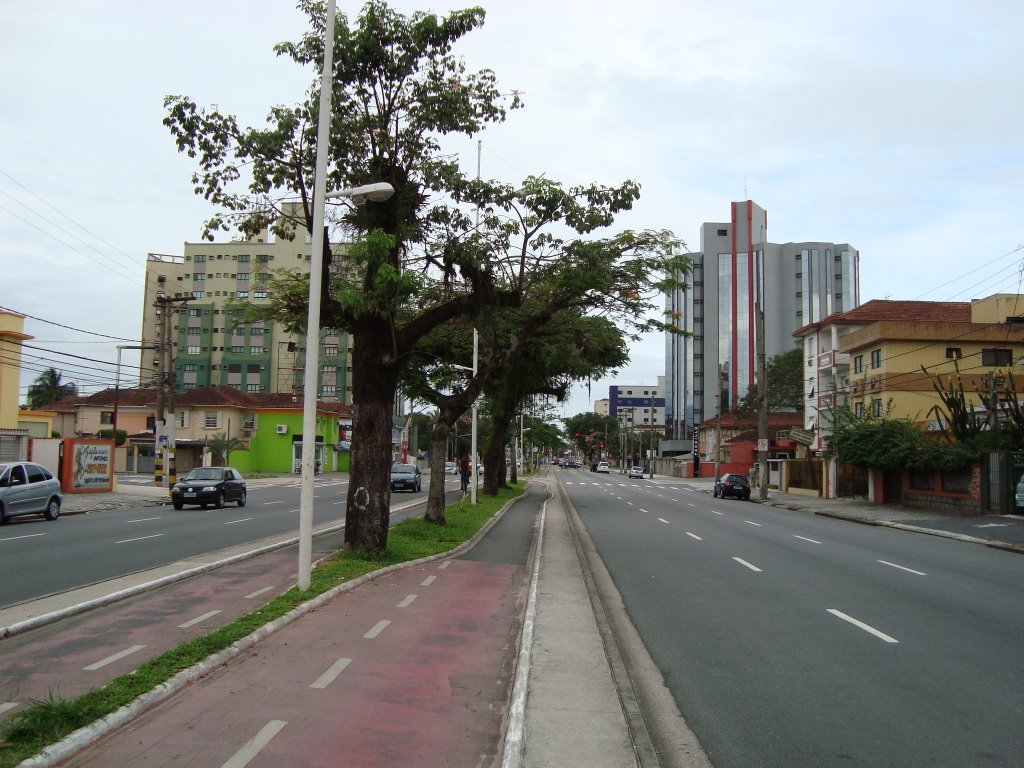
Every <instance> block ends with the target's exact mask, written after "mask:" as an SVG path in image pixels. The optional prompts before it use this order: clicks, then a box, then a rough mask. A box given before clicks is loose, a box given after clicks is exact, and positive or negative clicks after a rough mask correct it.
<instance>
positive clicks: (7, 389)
mask: <svg viewBox="0 0 1024 768" xmlns="http://www.w3.org/2000/svg"><path fill="white" fill-rule="evenodd" d="M31 338H33V337H32V336H30V335H28V334H27V333H25V316H24V315H19V314H17V313H16V312H8V311H6V310H0V361H2V362H3V364H2V365H0V429H17V428H18V399H19V391H20V387H21V343H22V342H23V341H28V340H29V339H31Z"/></svg>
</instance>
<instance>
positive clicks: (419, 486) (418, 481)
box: [416, 480, 423, 493]
mask: <svg viewBox="0 0 1024 768" xmlns="http://www.w3.org/2000/svg"><path fill="white" fill-rule="evenodd" d="M422 489H423V482H422V481H421V480H417V481H416V493H419V492H420V491H421V490H422Z"/></svg>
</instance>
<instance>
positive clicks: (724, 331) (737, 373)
mask: <svg viewBox="0 0 1024 768" xmlns="http://www.w3.org/2000/svg"><path fill="white" fill-rule="evenodd" d="M689 256H690V258H691V260H692V262H693V271H692V273H691V275H690V276H689V279H688V281H687V282H688V286H687V287H686V288H684V289H679V290H677V291H674V292H672V293H671V294H670V295H668V296H667V297H666V309H667V310H668V312H669V316H670V318H671V321H672V322H673V323H674V324H675V326H676V327H677V328H678V329H679V330H680V331H684V332H686V335H681V334H672V333H669V334H666V340H665V380H666V391H665V409H666V415H667V433H668V436H669V437H671V438H674V439H675V440H686V439H690V438H691V437H692V434H693V425H694V424H699V423H701V422H702V421H704V420H705V419H708V418H711V417H712V416H714V415H716V414H717V413H718V412H719V410H721V411H723V412H728V411H729V410H730V407H731V405H732V404H733V403H735V402H737V401H738V400H740V399H741V398H742V397H743V396H744V395H745V394H746V393H747V391H748V390H749V388H750V386H751V385H752V384H753V383H754V379H755V373H756V354H757V351H758V350H757V337H758V335H759V328H760V327H762V325H763V338H764V352H765V354H766V355H767V356H768V357H772V356H773V355H778V354H782V353H784V352H788V351H789V350H790V349H792V348H793V346H794V340H793V332H794V331H795V330H796V329H798V328H801V327H803V326H806V325H808V324H810V323H814V322H817V321H819V320H821V319H823V318H825V317H827V316H828V315H831V314H833V313H835V312H845V311H848V310H850V309H853V308H854V307H856V306H858V305H859V304H860V254H859V252H858V251H857V250H856V249H855V248H853V247H852V246H850V245H849V244H847V243H833V242H825V241H808V242H789V243H772V242H770V241H769V240H768V214H767V212H766V211H765V210H764V209H763V208H762V207H761V206H759V205H757V204H756V203H754V202H753V201H751V200H745V201H742V202H734V203H732V206H731V215H730V220H729V221H727V222H705V223H704V224H702V225H701V230H700V251H699V252H697V253H692V254H689ZM759 310H760V311H761V313H762V314H763V324H762V323H760V322H759V317H760V316H759Z"/></svg>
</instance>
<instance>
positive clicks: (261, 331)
mask: <svg viewBox="0 0 1024 768" xmlns="http://www.w3.org/2000/svg"><path fill="white" fill-rule="evenodd" d="M249 335H250V336H266V335H267V329H266V328H250V329H249Z"/></svg>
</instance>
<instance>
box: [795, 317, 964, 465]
mask: <svg viewBox="0 0 1024 768" xmlns="http://www.w3.org/2000/svg"><path fill="white" fill-rule="evenodd" d="M971 313H972V308H971V303H970V302H966V301H891V300H881V299H875V300H872V301H868V302H866V303H864V304H862V305H860V306H859V307H856V308H854V309H851V310H850V311H848V312H837V313H835V314H832V315H829V316H828V317H826V318H824V319H822V320H820V321H818V322H815V323H809V324H807V325H805V326H803V327H801V328H798V329H797V330H796V331H794V332H793V335H794V336H795V337H796V339H797V340H798V342H799V343H800V344H801V346H802V348H803V359H804V376H803V379H804V395H805V400H804V402H805V404H806V405H805V408H804V425H803V428H804V429H805V430H807V432H808V433H810V435H809V439H808V442H807V450H808V451H810V452H815V451H820V450H823V449H824V448H825V445H826V444H827V441H828V437H829V435H830V434H831V430H830V429H829V425H830V424H831V423H832V411H833V409H834V408H835V407H837V406H844V405H847V404H851V405H853V406H854V407H855V408H856V409H857V410H859V411H861V412H864V411H871V412H880V411H883V410H884V409H885V407H886V404H885V402H883V401H884V400H885V399H887V397H888V395H887V396H886V397H885V398H883V391H884V385H883V383H882V382H881V380H880V376H879V372H880V369H881V366H882V357H883V355H882V351H881V348H880V347H879V349H878V350H869V351H868V352H867V362H865V356H864V353H863V352H860V353H858V355H856V357H857V358H858V359H857V360H854V359H853V358H854V356H853V355H851V353H850V352H848V351H845V350H846V349H847V344H848V343H849V342H850V341H852V340H853V339H854V338H863V337H860V336H856V334H857V333H858V332H860V331H863V330H865V329H868V328H874V331H873V332H872V333H871V334H870V338H872V339H875V340H877V341H879V344H881V343H882V342H881V339H880V337H878V335H877V334H879V333H883V334H891V333H893V332H894V331H895V332H896V335H900V334H909V335H910V336H918V337H920V338H919V339H918V341H919V342H922V341H924V339H925V338H926V337H930V338H931V342H930V343H925V344H923V345H922V344H921V343H918V346H919V347H920V349H918V350H916V351H915V353H914V354H913V355H901V356H900V357H898V358H896V357H894V358H893V359H892V361H891V362H890V367H892V366H894V365H898V367H899V369H900V370H902V371H904V372H906V371H907V370H910V371H911V373H912V376H913V378H914V380H915V384H917V385H920V386H919V387H918V392H919V393H924V394H925V395H927V394H928V393H930V394H931V396H932V397H926V400H927V402H923V401H921V400H918V401H917V403H916V405H914V406H911V403H910V401H909V400H904V398H903V397H900V398H899V400H900V402H899V407H900V409H901V413H906V412H907V411H906V409H908V408H913V410H914V412H915V413H917V412H918V411H920V408H921V407H922V406H925V405H926V406H927V407H926V408H925V410H927V409H928V408H931V406H932V405H934V404H935V403H936V400H935V399H934V394H935V393H934V390H932V387H931V384H930V383H929V382H928V379H927V377H925V376H924V375H923V374H922V371H921V368H920V366H921V365H922V364H929V365H930V364H932V363H934V362H936V360H935V354H936V352H938V353H940V354H944V351H945V350H944V347H945V346H947V341H946V340H948V339H955V338H958V337H959V336H960V334H961V333H962V332H963V331H964V329H965V327H964V324H969V323H970V322H971ZM880 324H886V325H884V326H882V325H880ZM883 327H884V328H886V329H887V330H884V331H883V330H882V328H883ZM936 341H942V343H943V349H939V348H937V347H936V346H934V342H936ZM948 343H949V344H953V342H948ZM950 359H952V358H950ZM897 361H899V362H898V363H897ZM945 361H946V359H945V358H944V357H943V358H942V362H945ZM908 365H909V366H911V367H910V368H909V369H908V368H907V366H908ZM873 366H874V367H873ZM940 367H944V366H940ZM950 370H951V368H950ZM854 382H856V388H854V386H853V385H854ZM889 394H891V393H889Z"/></svg>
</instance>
